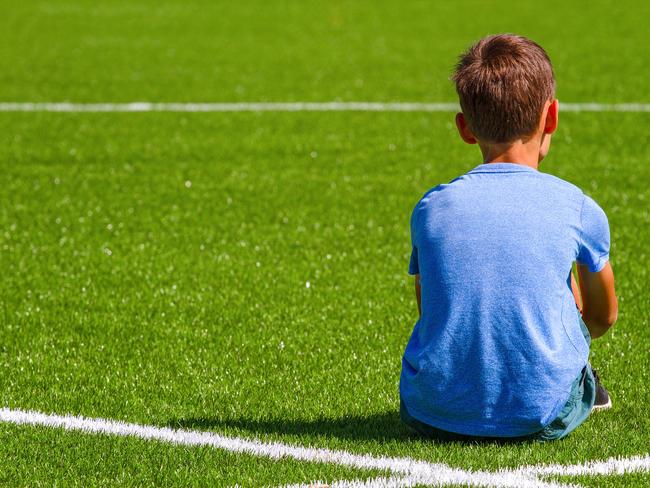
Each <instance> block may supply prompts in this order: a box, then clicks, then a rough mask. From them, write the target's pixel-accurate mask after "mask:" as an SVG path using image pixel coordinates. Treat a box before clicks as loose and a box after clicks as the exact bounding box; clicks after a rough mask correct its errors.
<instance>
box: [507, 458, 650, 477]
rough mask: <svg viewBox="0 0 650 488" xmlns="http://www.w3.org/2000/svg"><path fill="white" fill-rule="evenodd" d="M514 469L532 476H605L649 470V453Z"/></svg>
mask: <svg viewBox="0 0 650 488" xmlns="http://www.w3.org/2000/svg"><path fill="white" fill-rule="evenodd" d="M516 471H519V472H522V473H525V474H531V475H534V476H581V475H587V476H598V475H599V476H607V475H615V474H619V475H620V474H626V473H643V472H646V473H647V472H650V454H646V455H644V456H632V457H629V458H620V457H612V458H609V459H605V460H604V461H587V462H585V463H582V464H573V465H570V466H563V465H561V464H551V465H547V466H544V465H539V466H523V467H521V468H518V469H517V470H516Z"/></svg>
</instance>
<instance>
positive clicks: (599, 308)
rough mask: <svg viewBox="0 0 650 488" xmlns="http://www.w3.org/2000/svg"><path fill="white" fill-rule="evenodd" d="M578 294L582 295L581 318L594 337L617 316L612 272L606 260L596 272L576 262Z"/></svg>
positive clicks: (599, 334) (606, 329)
mask: <svg viewBox="0 0 650 488" xmlns="http://www.w3.org/2000/svg"><path fill="white" fill-rule="evenodd" d="M578 277H579V278H580V295H581V297H582V319H583V320H584V322H585V324H586V325H587V328H588V329H589V333H590V334H591V337H592V338H594V339H596V338H598V337H600V336H602V335H603V334H605V332H607V331H608V330H609V328H610V327H611V326H612V325H614V322H616V318H617V316H618V301H617V299H616V292H615V290H614V272H613V271H612V267H611V265H610V264H609V262H607V264H606V265H605V267H604V268H603V269H602V270H601V271H598V272H596V273H592V272H590V271H589V268H588V267H587V266H585V265H582V264H580V263H578Z"/></svg>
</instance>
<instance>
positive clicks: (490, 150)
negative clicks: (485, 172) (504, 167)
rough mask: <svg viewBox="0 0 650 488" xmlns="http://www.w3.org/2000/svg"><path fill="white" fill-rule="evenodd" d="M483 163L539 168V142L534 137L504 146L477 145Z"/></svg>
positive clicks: (491, 144)
mask: <svg viewBox="0 0 650 488" xmlns="http://www.w3.org/2000/svg"><path fill="white" fill-rule="evenodd" d="M479 144H480V147H481V152H482V153H483V162H484V163H514V164H521V165H523V166H529V167H531V168H533V169H538V168H539V163H540V161H541V154H540V146H541V141H539V140H538V139H537V138H536V137H533V138H531V139H529V140H528V141H525V142H524V141H522V140H521V139H520V140H518V141H515V142H511V143H506V144H493V143H479Z"/></svg>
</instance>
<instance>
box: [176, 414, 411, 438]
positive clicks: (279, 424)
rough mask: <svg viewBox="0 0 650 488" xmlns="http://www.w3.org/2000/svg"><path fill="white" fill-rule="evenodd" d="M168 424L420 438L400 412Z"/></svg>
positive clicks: (262, 431)
mask: <svg viewBox="0 0 650 488" xmlns="http://www.w3.org/2000/svg"><path fill="white" fill-rule="evenodd" d="M168 425H169V427H172V428H183V429H192V430H215V429H216V430H218V429H223V428H236V429H241V430H245V431H248V432H251V433H253V434H280V435H296V436H302V435H311V436H322V437H328V438H332V437H334V438H339V439H350V440H358V441H383V442H386V441H390V440H398V441H400V440H408V439H415V438H417V437H418V436H417V434H414V433H412V431H411V430H410V429H409V428H408V427H406V426H405V425H404V424H402V422H401V421H400V418H399V413H398V412H389V413H382V414H373V415H367V416H343V417H339V418H333V419H332V418H321V419H315V420H293V419H269V420H249V419H219V418H216V417H214V418H211V417H197V418H187V419H177V420H171V421H170V422H169V423H168Z"/></svg>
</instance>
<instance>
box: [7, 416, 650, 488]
mask: <svg viewBox="0 0 650 488" xmlns="http://www.w3.org/2000/svg"><path fill="white" fill-rule="evenodd" d="M0 422H7V423H12V424H16V425H33V426H43V427H51V428H60V429H65V430H68V431H80V432H83V433H88V434H107V435H116V436H128V437H136V438H140V439H144V440H155V441H160V442H166V443H170V444H175V445H185V446H207V447H213V448H217V449H223V450H226V451H229V452H234V453H245V454H250V455H253V456H260V457H266V458H270V459H275V460H277V459H281V458H291V459H295V460H298V461H307V462H316V463H329V464H337V465H340V466H346V467H350V468H357V469H363V470H377V471H384V472H387V473H390V474H392V476H388V477H379V478H372V479H369V480H352V481H344V480H342V481H337V482H335V483H333V484H332V485H331V486H332V487H335V488H361V487H367V488H375V487H395V488H397V487H410V486H416V485H433V486H449V485H465V486H484V487H512V488H527V487H538V488H542V487H545V488H551V487H556V488H557V487H566V486H571V485H566V484H561V483H556V482H548V481H543V480H541V479H539V478H538V477H539V476H550V475H560V476H573V475H607V474H622V473H629V472H649V471H650V454H645V455H641V456H635V457H631V458H610V459H607V460H605V461H592V462H587V463H584V464H579V465H573V466H562V465H547V466H545V465H538V466H527V467H521V468H516V469H504V470H500V471H496V472H490V471H473V470H463V469H460V468H452V467H450V466H448V465H447V464H443V463H429V462H426V461H421V460H416V459H411V458H407V457H401V458H400V457H385V456H372V455H370V454H354V453H351V452H348V451H343V450H330V449H323V448H312V447H305V446H296V445H291V444H284V443H281V442H263V441H260V440H257V439H252V440H251V439H243V438H238V437H229V436H224V435H220V434H216V433H213V432H201V431H195V430H185V429H172V428H169V427H157V426H152V425H140V424H134V423H126V422H120V421H116V420H109V419H101V418H87V417H82V416H74V415H57V414H44V413H40V412H35V411H29V410H21V409H10V408H1V409H0ZM295 486H312V487H313V486H317V485H315V484H311V485H295Z"/></svg>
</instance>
